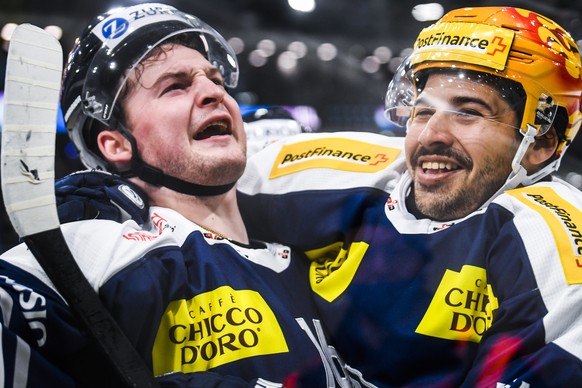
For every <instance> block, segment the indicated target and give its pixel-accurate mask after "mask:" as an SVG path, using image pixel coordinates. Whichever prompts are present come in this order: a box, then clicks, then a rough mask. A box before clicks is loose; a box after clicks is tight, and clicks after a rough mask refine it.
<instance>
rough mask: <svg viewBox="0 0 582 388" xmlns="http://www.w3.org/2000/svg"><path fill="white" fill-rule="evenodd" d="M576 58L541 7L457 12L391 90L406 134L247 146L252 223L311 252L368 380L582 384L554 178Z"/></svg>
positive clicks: (566, 209)
mask: <svg viewBox="0 0 582 388" xmlns="http://www.w3.org/2000/svg"><path fill="white" fill-rule="evenodd" d="M581 71H582V67H581V63H580V53H579V51H578V48H577V46H576V44H575V42H574V41H573V39H572V38H571V36H570V35H569V34H568V33H567V32H566V31H564V30H563V29H562V28H561V27H560V26H559V25H557V24H556V23H554V22H553V21H551V20H550V19H548V18H546V17H544V16H542V15H539V14H537V13H534V12H530V11H527V10H523V9H515V8H510V7H484V8H465V9H459V10H455V11H451V12H449V13H448V14H446V15H445V16H444V17H443V18H442V19H441V20H440V21H438V22H436V23H435V24H433V25H432V26H430V27H428V28H426V29H424V30H423V31H422V32H421V33H420V35H419V37H418V38H417V40H416V42H415V45H414V50H413V52H412V54H411V55H410V57H409V58H408V59H406V60H405V61H404V62H403V64H402V66H401V67H400V69H399V70H398V71H397V72H396V74H395V77H394V79H393V80H392V82H391V84H390V87H389V89H388V93H387V96H386V109H387V114H388V116H389V117H390V118H391V119H392V120H394V121H395V122H396V123H398V124H400V125H405V126H406V129H407V132H406V137H405V138H404V139H399V138H388V137H383V136H380V135H374V134H362V133H331V134H305V135H300V136H297V137H294V138H291V139H287V140H283V141H280V142H278V143H275V144H274V145H272V146H270V147H268V148H267V149H266V150H264V151H262V152H259V153H258V154H256V155H255V156H254V157H253V158H251V159H250V163H249V165H248V167H247V171H246V172H245V175H244V176H243V179H242V180H241V181H240V182H239V190H240V192H241V196H240V201H239V203H240V204H241V208H242V209H243V216H244V218H245V220H246V222H247V226H249V227H250V229H249V230H250V233H251V234H254V235H256V236H259V237H261V238H268V239H274V240H276V241H284V242H285V243H287V244H290V245H292V246H294V247H299V248H300V249H302V250H304V251H306V252H307V254H308V256H309V257H310V258H311V259H312V263H311V268H310V281H311V285H312V289H313V290H314V293H315V294H316V300H317V303H318V305H319V306H320V308H321V310H322V313H323V319H324V323H325V325H326V327H327V329H329V330H330V332H331V333H333V335H332V340H333V341H334V342H335V345H336V347H337V349H338V350H339V352H340V353H341V354H342V355H343V357H344V359H345V361H346V362H347V363H348V364H350V365H352V366H354V367H357V368H358V369H359V370H361V371H362V372H363V373H364V375H365V376H366V377H367V378H369V379H371V380H372V381H373V382H374V383H379V384H380V383H381V385H385V386H406V387H413V386H414V387H459V386H463V387H569V386H577V385H579V384H580V381H582V347H581V345H580V344H582V212H581V210H580V209H582V193H580V191H578V190H576V189H575V188H573V187H571V186H570V185H568V184H566V183H565V182H563V181H561V180H559V179H556V178H554V177H552V175H551V174H552V172H553V171H556V170H557V169H558V167H559V164H560V161H561V159H562V157H563V156H564V153H565V151H566V149H567V148H568V146H569V145H570V143H571V142H572V140H573V139H574V137H575V135H576V133H577V131H578V129H579V127H580V123H581V120H582V115H581V112H580V102H581V95H582V78H581ZM386 193H388V194H386ZM265 220H269V222H266V221H265Z"/></svg>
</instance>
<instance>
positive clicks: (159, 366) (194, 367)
mask: <svg viewBox="0 0 582 388" xmlns="http://www.w3.org/2000/svg"><path fill="white" fill-rule="evenodd" d="M287 351H288V347H287V342H286V341H285V337H284V336H283V332H282V331H281V328H280V326H279V323H278V322H277V319H276V317H275V315H274V314H273V312H272V310H271V308H270V307H269V306H268V305H267V303H266V302H265V300H264V299H263V298H262V297H261V295H260V294H259V293H257V292H256V291H251V290H234V289H232V288H231V287H228V286H223V287H219V288H217V289H216V290H214V291H209V292H206V293H203V294H200V295H197V296H195V297H194V298H192V299H190V300H184V299H182V300H177V301H173V302H171V303H170V304H169V305H168V307H167V309H166V311H165V313H164V315H163V317H162V320H161V323H160V327H159V328H158V332H157V335H156V339H155V342H154V347H153V350H152V360H153V369H154V374H155V375H156V376H159V375H163V374H166V373H171V372H184V373H191V372H199V371H205V370H208V369H210V368H214V367H217V366H220V365H223V364H227V363H229V362H232V361H236V360H240V359H244V358H247V357H253V356H261V355H266V354H274V353H283V352H287Z"/></svg>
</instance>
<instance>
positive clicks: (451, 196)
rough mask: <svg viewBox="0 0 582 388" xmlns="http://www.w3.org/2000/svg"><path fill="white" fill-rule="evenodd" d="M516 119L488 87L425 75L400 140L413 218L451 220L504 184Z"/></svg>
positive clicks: (514, 145)
mask: <svg viewBox="0 0 582 388" xmlns="http://www.w3.org/2000/svg"><path fill="white" fill-rule="evenodd" d="M517 121H518V120H517V117H516V114H515V112H514V111H513V110H512V109H511V107H510V106H509V104H508V103H507V102H506V101H505V100H504V99H503V98H502V97H501V96H500V95H499V93H497V92H496V91H495V90H494V89H493V88H492V87H490V86H489V85H486V84H478V83H475V82H473V81H469V80H464V79H461V78H455V79H454V81H452V82H451V76H450V75H447V74H438V73H436V74H432V75H430V76H429V78H428V80H427V82H426V85H425V87H424V89H423V90H422V92H421V93H420V94H419V95H418V98H417V99H416V102H415V104H414V113H413V116H412V117H411V119H410V121H409V124H408V131H407V134H406V140H405V149H406V158H407V166H408V170H409V172H410V174H411V176H412V179H413V187H412V192H411V194H410V195H409V197H408V198H407V205H408V207H409V210H410V211H411V212H412V213H413V214H415V215H416V216H418V217H428V218H431V219H433V220H437V221H450V220H454V219H458V218H461V217H464V216H466V215H468V214H470V213H471V212H473V211H475V210H477V209H478V208H479V207H480V206H481V205H482V204H483V203H485V202H486V201H487V200H488V199H489V198H490V197H491V196H492V195H493V194H495V192H496V191H497V190H498V189H499V188H500V187H501V186H502V185H503V184H504V183H505V181H506V179H507V177H508V175H509V173H510V172H511V161H512V159H513V156H514V155H515V151H516V149H517V147H518V145H519V140H518V137H517V129H516V128H515V127H516V126H517Z"/></svg>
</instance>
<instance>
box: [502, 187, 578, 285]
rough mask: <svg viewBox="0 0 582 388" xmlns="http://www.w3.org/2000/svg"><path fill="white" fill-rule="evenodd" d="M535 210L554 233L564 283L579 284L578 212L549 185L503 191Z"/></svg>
mask: <svg viewBox="0 0 582 388" xmlns="http://www.w3.org/2000/svg"><path fill="white" fill-rule="evenodd" d="M507 193H508V194H510V195H512V196H514V197H515V198H517V199H518V200H520V201H521V202H523V203H524V204H525V205H527V206H528V207H530V208H532V209H533V210H535V211H537V212H539V214H540V215H541V216H542V217H543V218H544V220H546V222H547V224H548V226H549V227H550V230H551V231H552V234H553V236H554V240H555V244H556V247H557V248H558V254H559V255H560V261H561V262H562V267H563V268H564V275H565V277H566V281H567V282H568V284H582V212H581V211H580V210H579V209H577V208H576V207H575V206H574V205H572V204H571V203H569V202H568V201H566V200H564V199H563V198H562V197H560V196H559V195H558V194H557V193H556V192H555V191H554V190H553V189H551V188H549V187H532V186H530V187H525V188H521V189H514V190H511V191H508V192H507Z"/></svg>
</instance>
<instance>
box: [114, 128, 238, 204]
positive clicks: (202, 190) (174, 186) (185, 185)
mask: <svg viewBox="0 0 582 388" xmlns="http://www.w3.org/2000/svg"><path fill="white" fill-rule="evenodd" d="M118 127H120V130H121V133H123V135H124V136H125V137H126V138H127V140H129V142H130V144H131V154H132V156H131V167H130V169H129V170H126V171H120V172H119V175H120V176H122V177H124V178H132V177H138V178H140V179H141V180H142V181H144V182H147V183H150V184H152V185H154V186H163V187H167V188H168V189H171V190H174V191H177V192H179V193H182V194H187V195H194V196H197V197H208V196H215V195H221V194H224V193H226V192H228V191H229V190H230V189H232V188H233V187H234V185H235V184H236V181H234V182H232V183H227V184H225V185H219V186H206V185H198V184H196V183H191V182H186V181H184V180H182V179H179V178H176V177H173V176H170V175H167V174H165V173H164V172H163V171H162V170H160V169H158V168H156V167H153V166H150V165H149V164H147V163H145V162H144V161H143V160H142V158H141V157H140V156H139V152H138V149H137V142H136V140H135V138H134V137H133V136H132V135H131V134H130V133H129V131H128V130H127V129H126V128H125V127H124V126H123V125H122V124H118Z"/></svg>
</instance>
